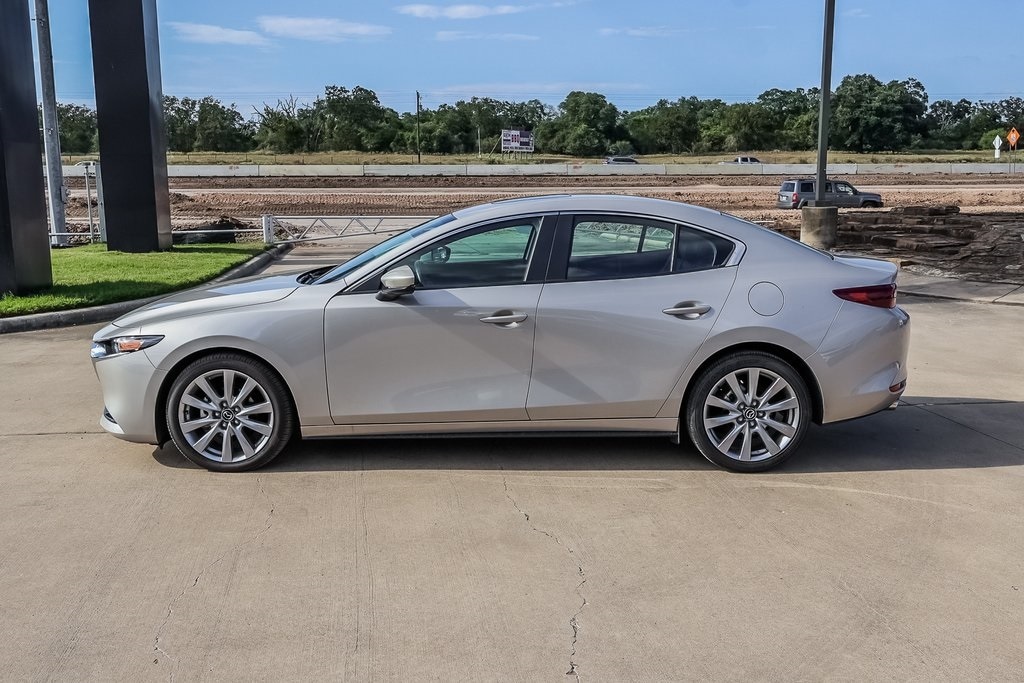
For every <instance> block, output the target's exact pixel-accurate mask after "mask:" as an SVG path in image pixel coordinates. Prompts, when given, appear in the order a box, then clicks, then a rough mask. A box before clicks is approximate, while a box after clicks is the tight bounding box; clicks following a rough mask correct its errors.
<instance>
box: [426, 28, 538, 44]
mask: <svg viewBox="0 0 1024 683" xmlns="http://www.w3.org/2000/svg"><path fill="white" fill-rule="evenodd" d="M434 37H435V38H436V39H437V40H440V41H442V42H450V41H454V40H503V41H530V40H540V36H533V35H530V34H528V33H474V32H472V31H438V32H437V33H436V34H435V35H434Z"/></svg>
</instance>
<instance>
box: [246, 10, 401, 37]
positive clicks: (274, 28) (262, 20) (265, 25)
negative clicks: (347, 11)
mask: <svg viewBox="0 0 1024 683" xmlns="http://www.w3.org/2000/svg"><path fill="white" fill-rule="evenodd" d="M256 22H257V23H258V24H259V25H260V28H261V29H263V31H264V33H268V34H270V35H272V36H276V37H278V38H295V39H296V40H316V41H321V42H327V43H337V42H340V41H342V40H350V39H352V38H378V37H380V36H386V35H389V34H390V33H391V28H390V27H388V26H378V25H375V24H361V23H357V22H351V21H342V20H340V19H329V18H326V17H322V18H317V17H282V16H264V17H258V18H257V19H256Z"/></svg>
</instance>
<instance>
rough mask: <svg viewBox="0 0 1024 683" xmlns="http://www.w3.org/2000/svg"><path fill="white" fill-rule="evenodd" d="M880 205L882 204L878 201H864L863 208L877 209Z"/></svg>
mask: <svg viewBox="0 0 1024 683" xmlns="http://www.w3.org/2000/svg"><path fill="white" fill-rule="evenodd" d="M879 206H881V204H879V203H878V202H864V203H863V204H861V208H863V209H877V208H878V207H879Z"/></svg>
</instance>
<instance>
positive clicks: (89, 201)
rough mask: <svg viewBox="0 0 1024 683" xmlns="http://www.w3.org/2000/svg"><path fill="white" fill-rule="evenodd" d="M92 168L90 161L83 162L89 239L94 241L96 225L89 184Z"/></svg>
mask: <svg viewBox="0 0 1024 683" xmlns="http://www.w3.org/2000/svg"><path fill="white" fill-rule="evenodd" d="M91 170H92V163H90V162H88V161H87V162H86V163H85V211H86V215H88V216H89V241H90V242H95V241H96V237H97V235H96V226H95V224H94V223H93V220H92V186H91V185H90V184H89V172H90V171H91Z"/></svg>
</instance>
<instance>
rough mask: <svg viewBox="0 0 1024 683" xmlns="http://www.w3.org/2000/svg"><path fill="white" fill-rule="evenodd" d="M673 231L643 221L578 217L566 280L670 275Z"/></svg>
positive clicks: (651, 222)
mask: <svg viewBox="0 0 1024 683" xmlns="http://www.w3.org/2000/svg"><path fill="white" fill-rule="evenodd" d="M673 238H674V230H673V227H672V226H671V225H667V224H663V223H658V222H654V221H647V220H644V219H631V218H622V219H608V220H605V219H603V218H602V219H597V218H589V217H579V218H577V219H576V220H575V224H574V225H573V229H572V243H571V246H570V251H569V268H568V271H567V273H566V277H567V279H569V280H602V279H610V278H630V277H650V276H653V275H663V274H665V273H669V272H671V266H672V243H673Z"/></svg>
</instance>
